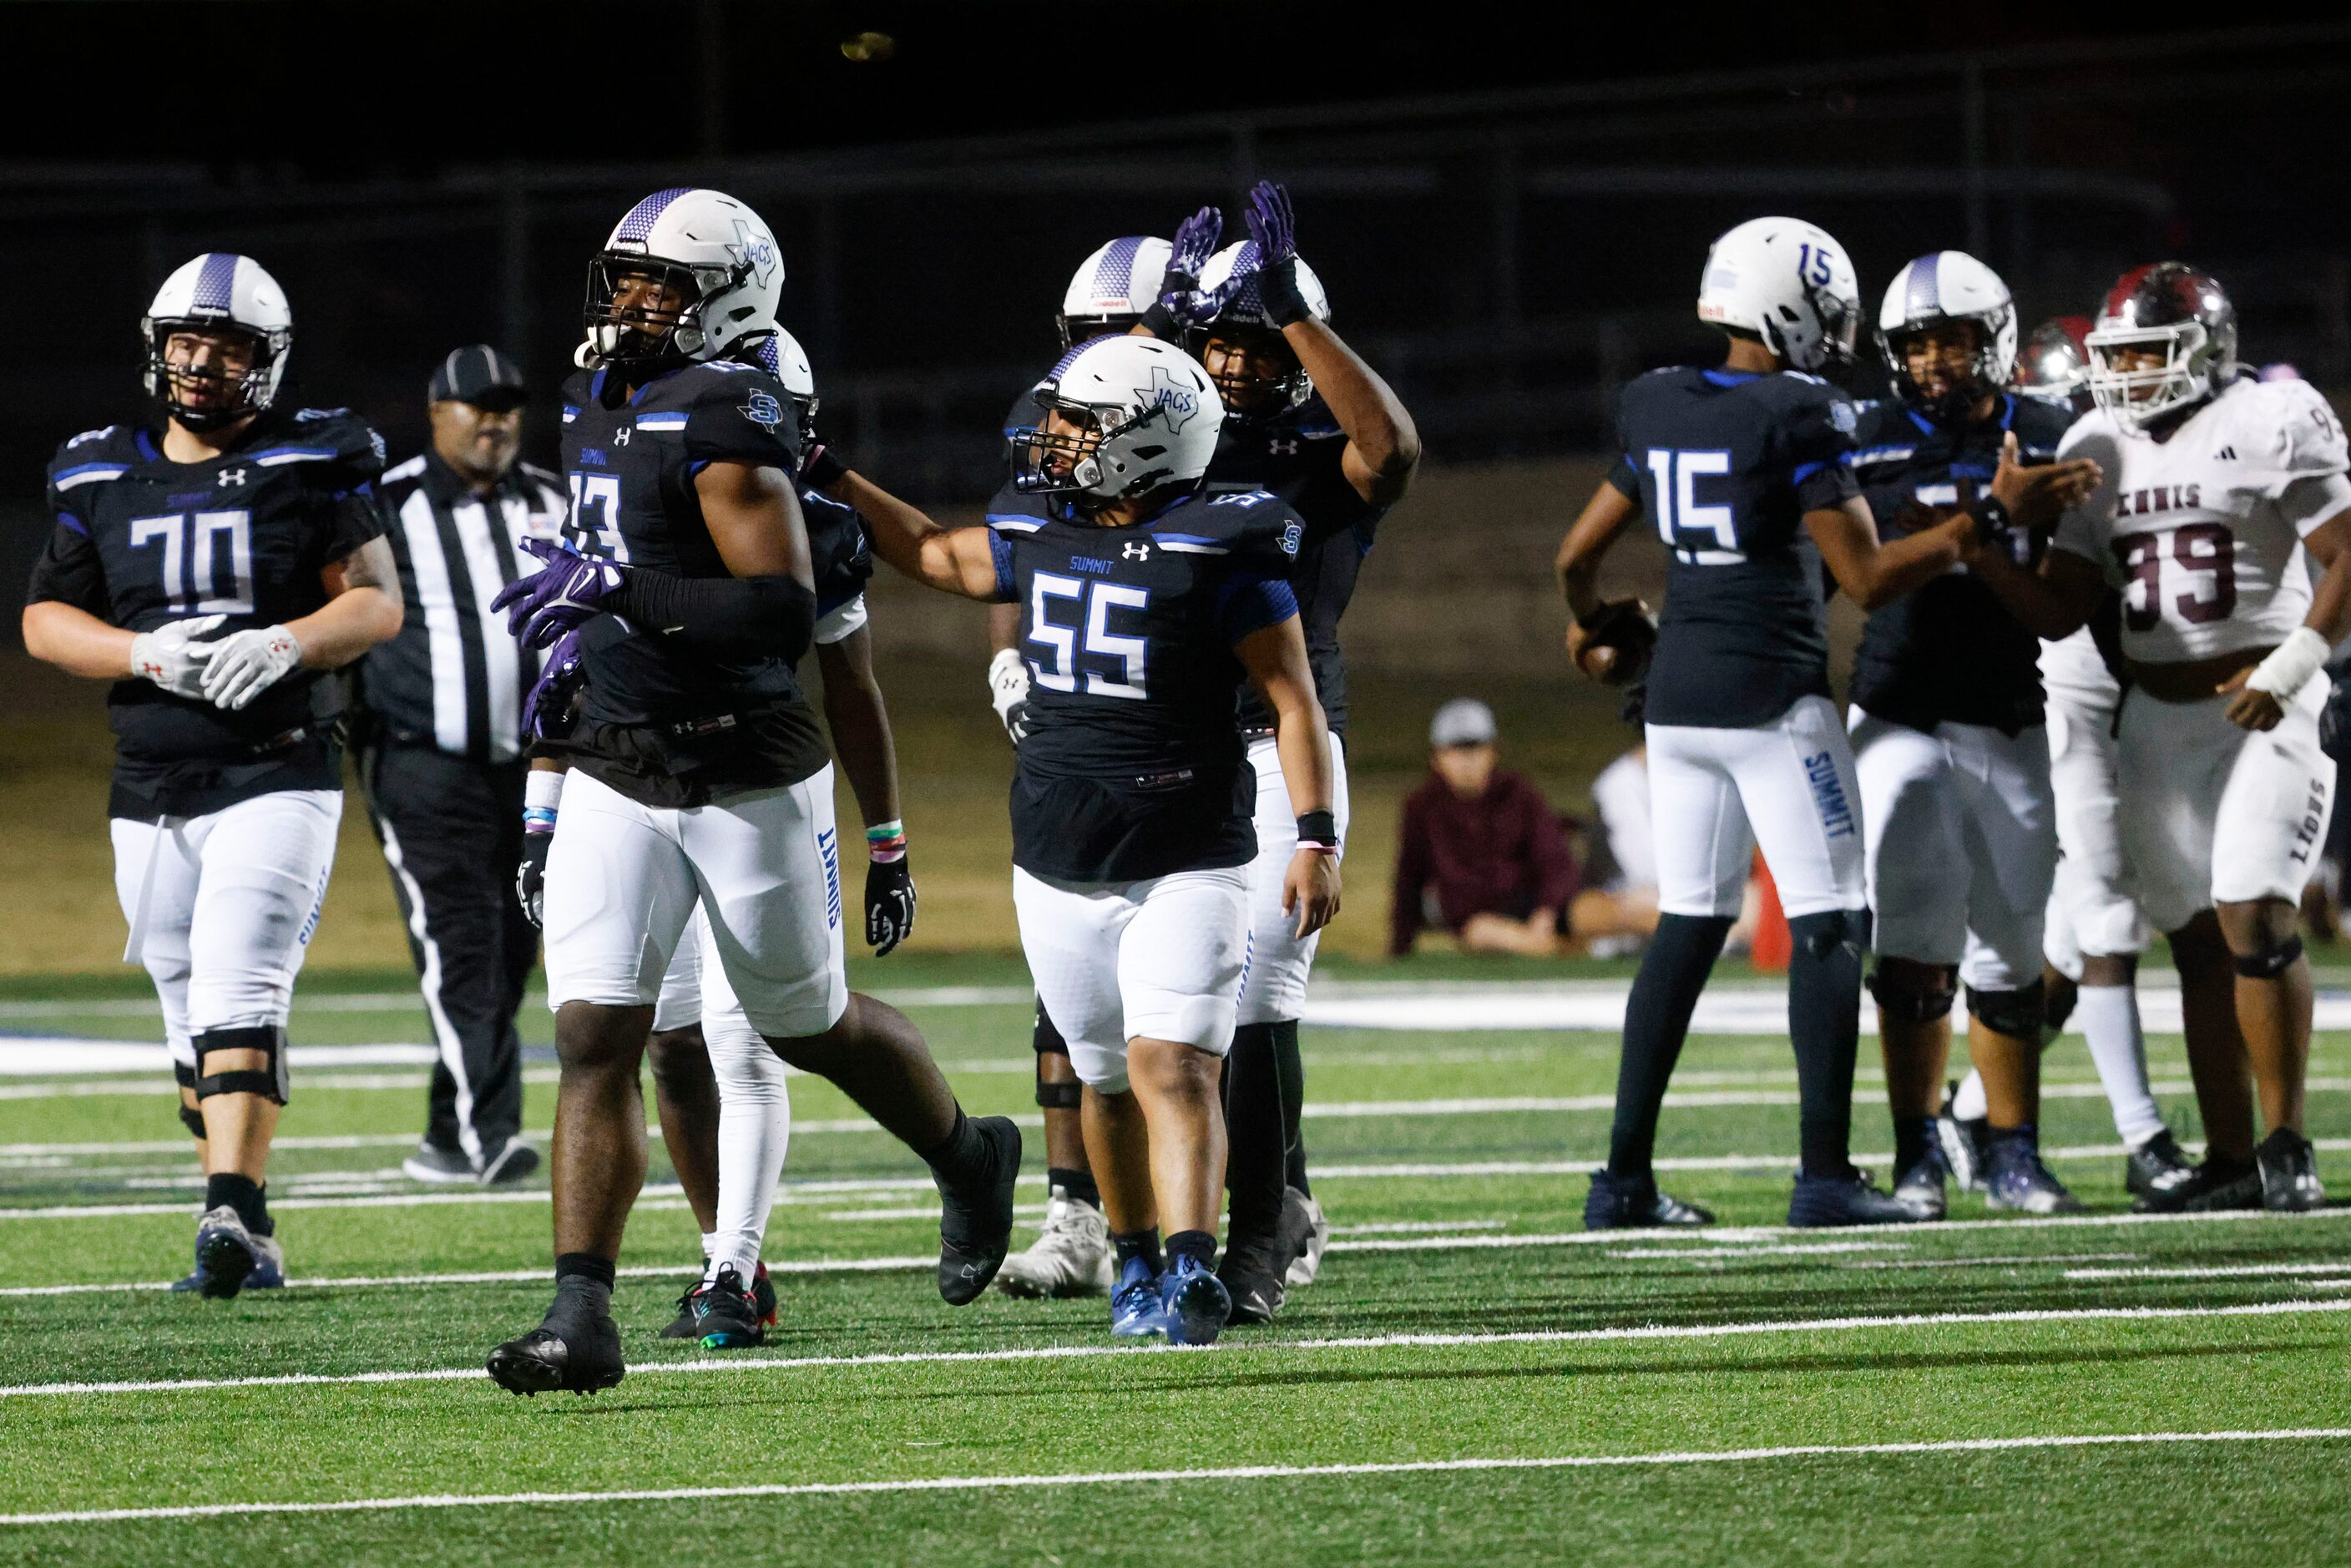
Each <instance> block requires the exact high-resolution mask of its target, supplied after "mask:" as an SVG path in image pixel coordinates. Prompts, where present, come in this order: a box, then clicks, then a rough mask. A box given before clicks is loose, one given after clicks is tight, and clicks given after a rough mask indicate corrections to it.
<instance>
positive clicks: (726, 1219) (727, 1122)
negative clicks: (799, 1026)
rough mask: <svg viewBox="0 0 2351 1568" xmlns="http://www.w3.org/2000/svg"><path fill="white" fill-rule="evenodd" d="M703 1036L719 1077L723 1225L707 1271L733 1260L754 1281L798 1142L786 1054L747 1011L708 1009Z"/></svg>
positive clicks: (709, 1274)
mask: <svg viewBox="0 0 2351 1568" xmlns="http://www.w3.org/2000/svg"><path fill="white" fill-rule="evenodd" d="M702 1038H703V1041H704V1043H705V1045H706V1046H707V1047H708V1049H709V1051H710V1071H711V1075H712V1076H713V1077H715V1078H716V1079H717V1080H718V1228H717V1231H716V1235H714V1236H713V1238H712V1247H711V1253H710V1266H709V1269H708V1270H707V1271H706V1272H705V1274H704V1276H703V1278H704V1279H705V1281H708V1280H716V1278H717V1277H718V1270H720V1269H723V1268H729V1267H731V1268H733V1269H734V1270H735V1271H736V1274H737V1277H738V1278H740V1279H741V1280H742V1281H743V1282H744V1284H746V1285H748V1284H749V1283H750V1282H751V1276H752V1275H753V1274H754V1273H755V1272H756V1271H757V1270H758V1267H759V1251H760V1248H761V1246H762V1244H763V1243H764V1242H765V1241H766V1239H767V1235H768V1213H769V1211H770V1210H772V1209H773V1208H774V1207H775V1206H776V1182H777V1180H778V1178H779V1177H781V1176H782V1175H783V1173H784V1151H785V1150H786V1148H787V1147H788V1146H789V1145H790V1143H791V1136H792V1101H791V1092H790V1089H789V1080H788V1079H787V1078H786V1076H785V1071H784V1064H783V1061H781V1059H779V1058H778V1056H777V1055H776V1053H775V1052H774V1051H770V1050H769V1049H768V1042H767V1041H766V1040H762V1039H760V1038H759V1034H758V1030H754V1029H753V1028H752V1027H751V1026H750V1024H749V1022H748V1021H747V1019H744V1017H743V1015H742V1014H741V1013H739V1012H733V1011H729V1012H726V1013H705V1015H704V1017H703V1020H702Z"/></svg>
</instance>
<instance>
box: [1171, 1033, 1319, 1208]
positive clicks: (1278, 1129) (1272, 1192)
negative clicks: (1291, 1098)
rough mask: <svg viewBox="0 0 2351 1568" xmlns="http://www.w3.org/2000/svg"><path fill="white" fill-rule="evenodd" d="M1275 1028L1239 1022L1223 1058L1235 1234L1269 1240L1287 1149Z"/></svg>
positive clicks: (1283, 1180) (1227, 1165) (1227, 1172)
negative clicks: (1228, 1052) (1226, 1053)
mask: <svg viewBox="0 0 2351 1568" xmlns="http://www.w3.org/2000/svg"><path fill="white" fill-rule="evenodd" d="M1278 1027H1280V1026H1279V1025H1275V1024H1270V1023H1245V1024H1243V1025H1241V1026H1240V1027H1239V1028H1238V1029H1237V1030H1233V1049H1232V1051H1231V1053H1230V1054H1229V1055H1228V1056H1227V1057H1226V1058H1225V1149H1226V1153H1225V1190H1226V1191H1227V1192H1228V1193H1230V1194H1231V1195H1232V1228H1233V1234H1234V1235H1236V1236H1257V1237H1269V1238H1270V1237H1271V1236H1272V1235H1273V1233H1274V1230H1275V1228H1277V1227H1278V1226H1279V1225H1280V1223H1281V1189H1282V1187H1283V1186H1284V1185H1286V1181H1287V1176H1286V1172H1287V1167H1288V1161H1289V1155H1290V1147H1289V1139H1288V1138H1287V1136H1286V1135H1285V1134H1284V1131H1283V1125H1282V1115H1281V1076H1280V1073H1281V1069H1280V1061H1279V1059H1278V1058H1277V1056H1276V1054H1275V1051H1274V1045H1273V1031H1274V1030H1275V1029H1277V1028H1278ZM1292 1027H1295V1026H1292ZM1168 1245H1169V1246H1170V1248H1171V1249H1172V1248H1173V1246H1174V1245H1175V1244H1174V1243H1173V1242H1172V1241H1171V1242H1170V1243H1169V1244H1168Z"/></svg>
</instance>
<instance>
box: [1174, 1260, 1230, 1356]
mask: <svg viewBox="0 0 2351 1568" xmlns="http://www.w3.org/2000/svg"><path fill="white" fill-rule="evenodd" d="M1159 1299H1160V1301H1162V1302H1163V1303H1165V1307H1164V1311H1165V1319H1166V1329H1167V1343H1169V1344H1214V1343H1217V1335H1218V1334H1220V1333H1223V1332H1224V1329H1225V1324H1227V1323H1228V1322H1231V1321H1232V1316H1233V1298H1232V1293H1231V1292H1230V1291H1227V1290H1226V1289H1225V1282H1224V1281H1222V1280H1219V1279H1217V1277H1216V1275H1214V1274H1212V1273H1210V1272H1209V1271H1208V1270H1207V1267H1206V1266H1205V1265H1204V1264H1202V1263H1201V1261H1200V1260H1198V1259H1197V1258H1188V1257H1187V1258H1178V1259H1176V1260H1175V1262H1174V1263H1173V1264H1171V1265H1170V1266H1169V1267H1168V1270H1167V1272H1165V1274H1162V1275H1160V1276H1159Z"/></svg>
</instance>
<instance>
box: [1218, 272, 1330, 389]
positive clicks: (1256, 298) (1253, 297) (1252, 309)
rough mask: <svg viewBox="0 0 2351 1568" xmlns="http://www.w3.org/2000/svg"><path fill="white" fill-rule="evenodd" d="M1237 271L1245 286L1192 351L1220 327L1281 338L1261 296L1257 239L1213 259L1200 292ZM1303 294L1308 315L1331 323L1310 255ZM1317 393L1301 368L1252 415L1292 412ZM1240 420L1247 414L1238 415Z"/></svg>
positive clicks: (1220, 283) (1222, 282)
mask: <svg viewBox="0 0 2351 1568" xmlns="http://www.w3.org/2000/svg"><path fill="white" fill-rule="evenodd" d="M1235 273H1241V274H1244V275H1245V277H1244V278H1243V281H1242V283H1241V286H1240V287H1239V288H1238V289H1237V290H1236V291H1235V292H1234V294H1233V297H1232V298H1230V299H1228V300H1226V301H1225V304H1224V308H1222V309H1220V310H1218V311H1217V319H1215V320H1214V321H1212V322H1210V323H1209V324H1208V325H1207V326H1206V327H1203V328H1200V329H1196V330H1195V331H1194V332H1193V333H1192V334H1191V338H1190V347H1191V350H1192V351H1193V352H1194V353H1199V352H1200V351H1201V350H1202V349H1203V347H1204V346H1205V345H1206V344H1207V340H1209V339H1210V338H1212V337H1214V336H1216V332H1217V328H1218V327H1225V326H1233V327H1250V328H1254V329H1257V330H1259V331H1260V332H1270V333H1273V334H1275V335H1276V336H1279V335H1280V331H1281V329H1280V328H1279V327H1277V326H1275V325H1274V322H1273V318H1272V317H1271V316H1270V315H1268V314H1267V313H1266V308H1265V297H1264V296H1263V295H1261V294H1260V293H1259V292H1258V286H1257V241H1255V240H1253V239H1245V240H1243V241H1241V242H1240V243H1239V244H1238V245H1228V246H1225V248H1224V249H1222V250H1220V251H1218V252H1217V254H1216V255H1214V256H1210V257H1209V258H1208V265H1207V266H1206V267H1202V268H1201V269H1200V292H1201V293H1203V294H1211V295H1212V294H1214V293H1216V292H1217V290H1218V289H1220V288H1222V287H1225V286H1226V284H1227V283H1228V281H1230V279H1231V278H1232V277H1233V275H1234V274H1235ZM1298 292H1299V293H1301V294H1302V295H1304V296H1305V297H1306V313H1307V314H1308V316H1310V317H1311V318H1312V319H1314V320H1317V321H1328V320H1330V319H1331V297H1330V295H1328V294H1327V293H1325V292H1323V288H1322V279H1321V278H1320V277H1316V276H1315V274H1314V269H1313V268H1312V267H1309V266H1307V265H1306V258H1305V257H1304V256H1300V257H1299V258H1298ZM1313 395H1314V378H1313V377H1311V376H1310V375H1308V374H1307V373H1306V368H1305V367H1304V366H1303V365H1301V366H1299V367H1297V368H1296V369H1294V370H1292V371H1290V372H1288V373H1287V374H1285V375H1283V376H1282V377H1281V378H1280V380H1279V381H1277V382H1275V383H1274V387H1273V392H1272V395H1271V396H1270V397H1269V398H1266V399H1265V400H1263V402H1262V403H1261V404H1252V405H1250V407H1249V413H1248V417H1249V419H1252V420H1258V419H1270V418H1273V417H1275V416H1277V415H1280V414H1282V413H1288V412H1289V411H1290V410H1291V409H1293V408H1296V407H1297V406H1298V405H1299V404H1301V403H1302V402H1305V401H1306V400H1307V399H1308V398H1310V397H1312V396H1313ZM1235 417H1236V418H1238V417H1241V416H1240V415H1238V414H1236V415H1235Z"/></svg>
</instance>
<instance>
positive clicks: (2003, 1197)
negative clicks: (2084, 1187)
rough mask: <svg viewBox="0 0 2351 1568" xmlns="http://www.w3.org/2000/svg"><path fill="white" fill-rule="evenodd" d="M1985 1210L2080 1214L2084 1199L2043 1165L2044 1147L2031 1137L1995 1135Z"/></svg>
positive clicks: (1986, 1188) (2009, 1134) (1987, 1177)
mask: <svg viewBox="0 0 2351 1568" xmlns="http://www.w3.org/2000/svg"><path fill="white" fill-rule="evenodd" d="M1984 1207H1986V1208H2006V1209H2013V1210H2015V1211H2016V1212H2017V1213H2019V1214H2079V1213H2081V1212H2082V1200H2081V1199H2080V1198H2077V1197H2074V1195H2073V1194H2072V1193H2070V1192H2067V1191H2066V1190H2065V1184H2064V1182H2061V1181H2059V1180H2058V1179H2057V1176H2056V1175H2055V1173H2054V1172H2053V1171H2051V1170H2050V1168H2049V1167H2048V1166H2045V1165H2043V1164H2042V1163H2041V1146H2040V1145H2039V1144H2038V1143H2037V1142H2035V1141H2034V1140H2033V1138H2032V1137H2031V1136H2030V1135H2029V1134H2017V1133H2009V1132H2000V1133H1994V1134H1992V1140H1991V1171H1990V1173H1989V1174H1988V1175H1987V1176H1985V1177H1984Z"/></svg>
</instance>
